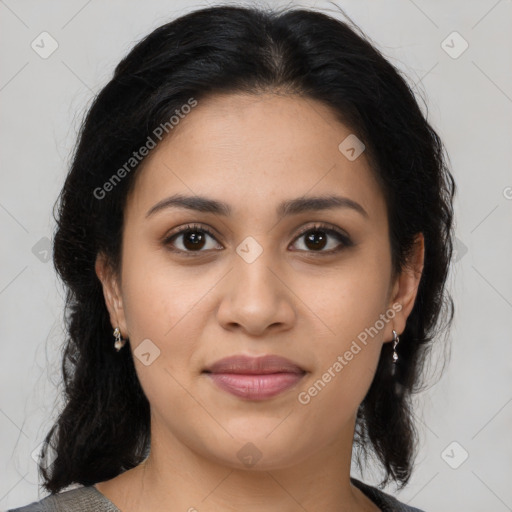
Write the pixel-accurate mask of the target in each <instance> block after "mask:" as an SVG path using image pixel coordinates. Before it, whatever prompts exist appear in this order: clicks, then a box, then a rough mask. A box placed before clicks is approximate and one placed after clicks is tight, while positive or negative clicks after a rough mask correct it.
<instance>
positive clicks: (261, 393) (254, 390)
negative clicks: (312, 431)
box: [206, 373, 305, 400]
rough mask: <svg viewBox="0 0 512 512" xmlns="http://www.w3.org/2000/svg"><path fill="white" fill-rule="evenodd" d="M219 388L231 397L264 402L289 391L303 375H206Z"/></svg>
mask: <svg viewBox="0 0 512 512" xmlns="http://www.w3.org/2000/svg"><path fill="white" fill-rule="evenodd" d="M206 375H208V376H209V377H210V379H212V380H213V382H215V384H217V386H219V388H221V389H223V390H224V391H227V392H228V393H231V394H232V395H235V396H238V397H241V398H247V399H250V400H265V399H267V398H271V397H273V396H276V395H278V394H279V393H282V392H283V391H286V390H287V389H290V388H291V387H293V386H295V385H296V384H297V383H298V382H299V381H300V380H301V379H302V377H304V375H305V374H304V373H270V374H268V375H246V374H243V375H242V374H235V373H207V374H206Z"/></svg>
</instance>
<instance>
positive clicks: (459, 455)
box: [441, 441, 469, 469]
mask: <svg viewBox="0 0 512 512" xmlns="http://www.w3.org/2000/svg"><path fill="white" fill-rule="evenodd" d="M468 457H469V453H468V452H467V451H466V450H465V449H464V447H463V446H462V445H461V444H459V443H458V442H457V441H452V442H451V443H450V444H449V445H448V446H447V447H446V448H445V449H444V450H443V451H442V452H441V458H442V459H443V460H444V461H445V462H446V464H448V466H450V467H451V468H452V469H457V468H459V467H460V466H461V465H462V464H463V463H464V462H465V461H466V459H467V458H468Z"/></svg>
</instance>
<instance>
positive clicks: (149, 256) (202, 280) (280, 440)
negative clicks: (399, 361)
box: [97, 94, 423, 469]
mask: <svg viewBox="0 0 512 512" xmlns="http://www.w3.org/2000/svg"><path fill="white" fill-rule="evenodd" d="M351 133H352V132H351V130H350V128H349V127H347V126H344V125H343V124H341V123H340V122H339V121H337V120H336V118H335V117H334V114H333V113H332V112H331V111H330V109H329V108H328V107H326V106H324V105H323V104H322V103H319V102H316V101H314V100H311V99H304V98H298V97H295V96H278V95H272V94H265V95H261V96H255V95H254V96H248V95H247V96H245V95H225V96H216V97H214V98H209V99H207V100H203V101H200V102H199V103H198V105H197V106H196V107H195V108H194V109H193V110H192V112H191V113H190V114H188V115H187V116H186V117H185V118H184V119H181V120H180V122H179V125H178V126H176V127H174V130H173V132H172V136H170V137H168V138H167V139H166V140H164V141H163V142H162V143H161V145H159V146H158V147H157V148H156V149H154V150H153V151H152V153H150V155H149V156H148V157H147V158H146V160H145V162H144V166H143V168H142V169H139V170H138V171H137V172H139V174H138V176H137V180H136V183H135V187H134V189H133V191H132V193H131V195H130V196H129V197H128V201H127V205H126V210H125V223H124V230H123V245H122V270H121V274H120V276H119V279H116V278H114V277H107V272H106V270H105V269H106V267H105V264H104V262H103V260H102V259H101V258H98V262H97V273H98V276H99V277H100V279H101V280H102V282H103V285H104V291H105V298H106V302H107V306H108V308H109V311H110V316H111V321H112V325H113V326H114V327H115V326H119V327H120V329H121V332H122V335H123V337H124V338H129V340H130V342H129V345H130V349H131V350H132V352H133V357H134V362H135V367H136V371H137V375H138V377H139V380H140V383H141V385H142V388H143V390H144V392H145V394H146V396H147V398H148V400H149V402H150V405H151V414H152V435H153V440H152V443H153V444H152V450H153V449H154V446H157V444H156V441H157V442H158V443H159V444H158V446H162V445H163V444H167V446H168V447H176V446H180V447H186V449H188V450H192V451H193V452H194V453H196V454H198V455H200V456H201V457H202V458H205V459H208V460H211V461H216V462H220V463H222V464H225V465H228V466H231V467H239V468H241V467H244V464H245V462H244V460H242V459H243V457H241V456H240V453H239V451H240V450H241V449H242V448H244V447H245V448H244V450H246V451H247V450H248V451H249V452H251V451H253V452H254V453H252V454H253V455H256V454H257V456H258V457H261V458H260V460H259V462H258V467H259V468H260V469H265V468H280V467H289V466H292V465H293V464H296V463H299V462H300V461H304V460H306V459H307V458H308V457H311V456H312V455H313V454H315V453H320V452H322V451H325V450H330V449H336V446H337V443H338V442H339V440H340V439H345V440H346V439H348V438H350V439H351V436H352V435H353V430H352V429H353V421H354V418H355V415H356V412H357V409H358V406H359V404H360V403H361V401H362V400H363V398H364V396H365V394H366V392H367V391H368V388H369V386H370V384H371V381H372V379H373V376H374V373H375V370H376V366H377V362H378V359H379V355H380V352H381V348H382V344H383V343H384V342H389V341H391V340H392V339H393V334H392V330H393V329H395V330H396V331H397V332H398V333H401V332H402V331H403V329H404V328H405V321H406V318H407V316H408V314H409V313H410V311H411V309H412V306H413V303H414V298H415V293H416V289H417V285H418V280H419V277H418V276H417V275H415V274H412V273H411V274H404V275H402V276H400V277H399V278H398V279H396V280H393V279H392V274H391V252H390V242H389V226H388V219H387V215H386V205H385V202H384V198H383V195H382V191H381V190H380V189H379V187H378V185H377V183H376V181H375V179H374V178H373V176H372V173H371V171H370V168H369V165H368V161H367V159H366V156H365V153H364V152H363V153H362V154H361V155H360V156H359V157H358V158H356V159H355V160H354V159H348V158H347V157H346V156H345V154H344V153H342V152H341V151H340V149H339V148H338V146H339V145H340V143H341V142H342V141H343V140H344V139H345V138H346V137H348V136H349V135H350V134H351ZM177 194H180V195H181V196H189V197H192V198H196V199H197V198H198V197H201V198H207V199H208V200H214V201H216V202H218V203H222V204H225V210H226V211H223V210H222V209H221V210H217V211H197V210H195V209H192V208H189V207H185V206H183V205H182V206H179V205H176V204H174V205H169V204H168V205H167V206H166V205H165V204H162V203H161V202H162V201H165V200H166V199H167V198H169V197H172V196H176V195H177ZM313 196H314V197H323V198H325V197H328V196H339V197H342V198H346V199H349V200H350V201H348V202H347V201H346V202H343V201H339V204H338V205H337V206H336V205H334V206H332V205H331V207H329V208H327V207H326V208H317V209H307V208H302V209H301V208H285V209H284V210H283V208H282V205H283V203H284V204H286V203H287V202H291V201H294V200H296V199H299V198H302V199H304V198H310V197H313ZM159 203H160V206H159V207H156V208H155V205H158V204H159ZM288 204H290V203H288ZM302 206H304V204H303V205H302ZM313 206H314V205H313ZM317 206H318V204H317ZM324 206H326V205H324ZM152 209H153V211H152ZM208 210H209V209H208ZM227 210H229V212H228V211H227ZM187 230H188V231H187ZM420 249H421V254H420V256H421V257H420V260H419V264H420V265H422V250H423V247H421V248H420ZM123 350H127V347H125V348H124V349H123ZM238 354H243V355H248V356H260V355H268V354H272V355H279V356H282V357H285V358H287V359H289V360H291V361H293V362H294V363H296V364H297V365H298V366H300V368H301V369H302V370H303V371H304V374H303V375H302V377H300V378H299V379H298V380H296V381H294V384H292V385H291V387H288V388H286V389H285V390H284V391H282V392H280V393H278V394H276V395H274V396H272V397H268V398H265V399H253V398H247V397H245V398H244V397H241V396H236V395H234V394H232V393H230V392H227V391H225V390H223V389H222V388H220V387H219V386H218V385H217V384H215V382H214V381H213V380H212V379H211V378H210V377H211V375H208V374H207V373H204V370H205V368H207V367H208V366H210V365H211V364H212V363H214V362H215V361H217V360H219V359H221V358H224V357H227V356H232V355H238ZM350 442H351V441H350ZM248 443H252V444H251V445H249V444H248ZM243 453H244V452H243V451H242V454H243ZM249 454H250V455H251V453H249Z"/></svg>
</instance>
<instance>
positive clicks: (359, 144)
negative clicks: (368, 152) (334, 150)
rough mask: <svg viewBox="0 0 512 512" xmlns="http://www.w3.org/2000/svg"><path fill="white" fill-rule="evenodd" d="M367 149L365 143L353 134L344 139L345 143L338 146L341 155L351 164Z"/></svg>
mask: <svg viewBox="0 0 512 512" xmlns="http://www.w3.org/2000/svg"><path fill="white" fill-rule="evenodd" d="M365 148H366V146H365V145H364V144H363V141H362V140H360V139H359V138H358V137H357V136H356V135H354V134H353V133H351V134H350V135H349V136H348V137H346V138H345V139H343V141H342V142H341V143H340V145H339V146H338V149H339V150H340V152H341V154H342V155H343V156H345V158H347V159H348V160H350V161H351V162H353V161H354V160H355V159H356V158H358V157H359V156H360V155H361V153H362V152H363V151H364V150H365Z"/></svg>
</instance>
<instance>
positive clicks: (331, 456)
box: [96, 422, 379, 512]
mask: <svg viewBox="0 0 512 512" xmlns="http://www.w3.org/2000/svg"><path fill="white" fill-rule="evenodd" d="M353 428H354V423H353V422H352V424H351V426H350V429H347V431H346V432H343V433H342V435H338V436H337V437H336V440H335V441H334V442H332V443H330V444H327V445H325V446H323V447H322V448H321V449H320V450H317V451H315V452H314V453H312V454H310V455H309V456H306V457H305V458H303V459H302V460H300V461H297V463H296V464H293V465H291V466H287V467H281V466H280V465H279V463H278V461H276V460H275V458H274V459H272V461H271V463H267V465H265V464H264V459H265V458H264V454H262V456H261V459H259V460H258V461H257V462H256V463H255V464H254V465H253V466H252V467H250V468H249V467H248V468H243V469H241V468H240V467H237V466H240V463H239V461H238V460H236V461H233V465H229V464H225V463H220V462H219V461H217V460H212V459H211V458H208V457H205V456H204V455H203V454H199V453H196V452H194V451H191V450H190V449H189V448H188V447H187V446H186V445H185V444H184V443H182V442H179V441H178V439H177V438H176V437H170V436H169V432H168V431H166V432H165V435H164V432H162V431H159V429H153V428H152V436H151V453H150V454H149V456H148V458H147V459H146V460H145V461H144V462H143V463H142V464H140V465H139V466H137V467H136V468H133V469H131V470H129V471H127V472H125V473H123V474H121V475H119V476H118V477H116V478H114V479H113V480H110V481H108V482H104V483H102V484H97V485H96V487H97V488H98V490H99V491H100V492H102V493H103V494H104V495H105V496H106V497H107V498H109V499H110V500H111V501H112V502H113V503H114V504H115V505H116V506H117V507H118V508H119V509H120V510H123V512H139V511H140V512H142V511H145V510H151V511H153V512H163V511H165V512H169V511H175V510H176V511H178V510H181V511H190V512H195V511H219V510H222V511H223V512H231V511H233V512H235V511H239V510H244V512H261V510H265V512H297V511H303V510H307V511H308V512H320V511H322V512H328V511H331V512H348V511H351V512H355V511H358V512H359V511H361V512H362V511H365V512H370V511H378V510H379V509H378V508H377V507H376V506H375V505H374V504H373V503H372V502H371V501H370V500H369V498H367V497H366V496H365V495H364V494H363V493H362V492H361V491H360V490H359V489H357V488H356V487H354V486H353V485H352V484H351V483H350V460H351V455H352V438H353ZM249 452H250V449H249ZM236 462H238V464H236Z"/></svg>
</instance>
